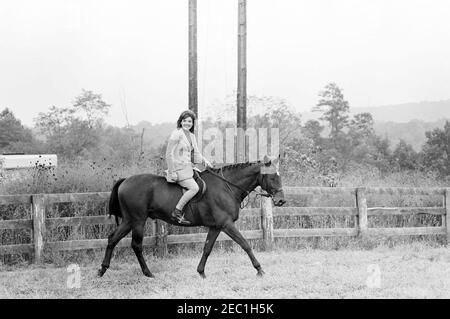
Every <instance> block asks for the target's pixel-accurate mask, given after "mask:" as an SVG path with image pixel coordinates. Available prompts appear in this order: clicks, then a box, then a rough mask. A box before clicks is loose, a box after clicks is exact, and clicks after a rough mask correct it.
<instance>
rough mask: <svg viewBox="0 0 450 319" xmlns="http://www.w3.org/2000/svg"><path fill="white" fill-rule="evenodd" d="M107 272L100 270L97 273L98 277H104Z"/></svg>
mask: <svg viewBox="0 0 450 319" xmlns="http://www.w3.org/2000/svg"><path fill="white" fill-rule="evenodd" d="M105 271H106V270H103V269H99V270H98V272H97V275H98V276H99V277H103V275H104V274H105Z"/></svg>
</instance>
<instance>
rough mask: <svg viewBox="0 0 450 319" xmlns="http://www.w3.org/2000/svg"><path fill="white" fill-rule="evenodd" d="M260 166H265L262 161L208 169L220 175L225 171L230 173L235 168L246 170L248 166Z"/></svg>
mask: <svg viewBox="0 0 450 319" xmlns="http://www.w3.org/2000/svg"><path fill="white" fill-rule="evenodd" d="M257 164H258V165H259V164H263V162H262V161H253V162H244V163H236V164H229V165H225V166H222V167H218V168H212V167H209V168H208V169H209V170H211V171H213V172H215V173H219V172H220V171H221V170H223V171H229V170H232V169H235V168H245V167H248V166H252V165H257Z"/></svg>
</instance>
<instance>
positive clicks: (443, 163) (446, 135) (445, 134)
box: [422, 121, 450, 176]
mask: <svg viewBox="0 0 450 319" xmlns="http://www.w3.org/2000/svg"><path fill="white" fill-rule="evenodd" d="M425 136H426V138H427V141H426V142H425V145H424V147H423V149H422V158H423V159H422V162H423V165H424V166H426V167H427V168H431V169H434V170H437V171H438V172H439V173H440V174H441V175H444V176H449V175H450V122H449V121H446V122H445V125H444V128H443V129H439V128H436V129H434V130H433V131H428V132H426V133H425Z"/></svg>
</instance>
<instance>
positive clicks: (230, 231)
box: [223, 222, 264, 277]
mask: <svg viewBox="0 0 450 319" xmlns="http://www.w3.org/2000/svg"><path fill="white" fill-rule="evenodd" d="M223 231H224V232H225V233H226V234H227V235H228V236H230V237H231V239H233V240H234V241H235V242H237V243H238V244H239V246H241V247H242V249H244V250H245V252H246V253H247V255H248V256H249V257H250V260H251V262H252V264H253V267H255V268H256V270H257V271H258V273H257V275H258V276H260V277H261V276H262V275H264V271H263V270H262V268H261V264H260V263H259V261H258V260H257V259H256V258H255V255H253V251H252V248H251V247H250V245H249V244H248V242H247V240H246V239H245V238H244V236H242V234H241V233H240V231H239V230H238V229H237V228H236V226H235V225H234V223H233V222H228V223H226V224H225V226H224V227H223Z"/></svg>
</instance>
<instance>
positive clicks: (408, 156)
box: [392, 140, 418, 170]
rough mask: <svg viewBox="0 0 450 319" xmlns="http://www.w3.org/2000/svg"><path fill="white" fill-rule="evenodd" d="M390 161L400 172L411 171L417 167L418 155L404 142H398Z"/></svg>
mask: <svg viewBox="0 0 450 319" xmlns="http://www.w3.org/2000/svg"><path fill="white" fill-rule="evenodd" d="M392 159H393V162H394V163H396V165H397V167H398V168H399V169H400V170H413V169H416V168H417V167H418V154H417V153H416V151H414V149H413V147H412V146H411V145H410V144H408V143H406V142H405V141H404V140H400V141H399V143H398V144H397V147H396V148H395V150H394V152H393V153H392Z"/></svg>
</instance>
